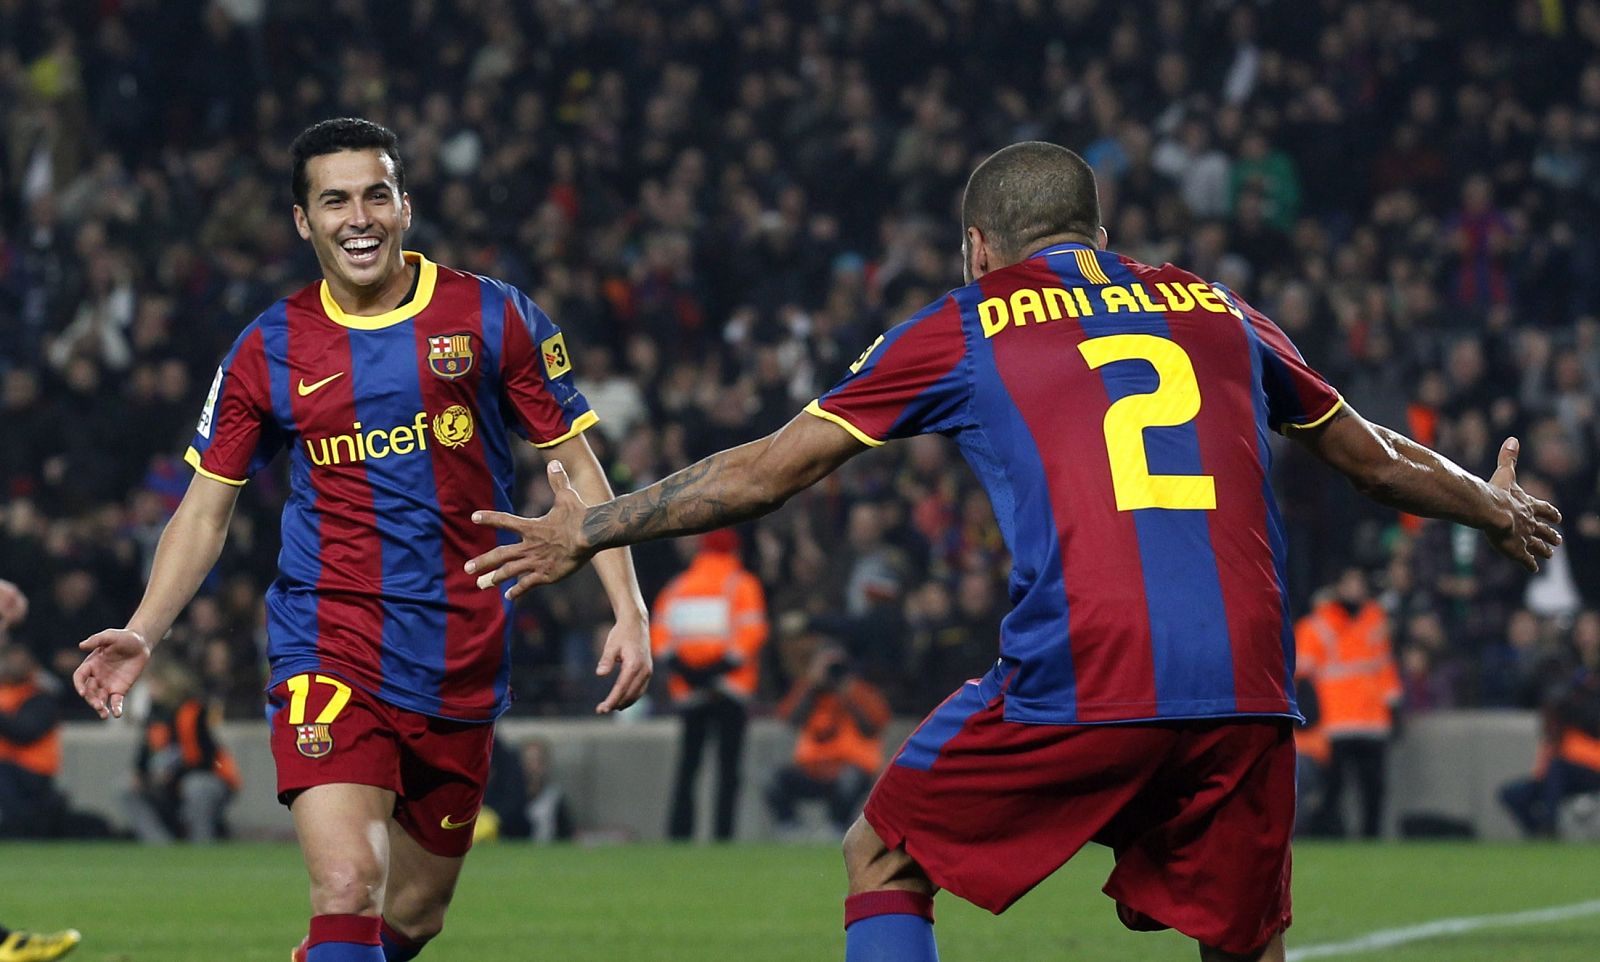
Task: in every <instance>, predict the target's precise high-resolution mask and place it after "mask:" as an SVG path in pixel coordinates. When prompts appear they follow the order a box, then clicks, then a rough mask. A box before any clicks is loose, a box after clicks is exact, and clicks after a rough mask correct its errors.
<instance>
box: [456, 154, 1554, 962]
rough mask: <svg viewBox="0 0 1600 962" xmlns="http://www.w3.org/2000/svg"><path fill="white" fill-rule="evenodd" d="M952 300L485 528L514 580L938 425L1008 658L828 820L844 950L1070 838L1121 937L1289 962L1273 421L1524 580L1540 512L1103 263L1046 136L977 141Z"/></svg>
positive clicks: (1544, 551)
mask: <svg viewBox="0 0 1600 962" xmlns="http://www.w3.org/2000/svg"><path fill="white" fill-rule="evenodd" d="M962 220H963V229H964V235H963V238H962V256H963V260H964V261H965V272H966V275H967V281H968V283H967V285H966V286H964V287H961V288H959V289H957V290H954V291H952V292H950V293H949V294H948V295H946V296H944V297H942V298H940V299H939V300H938V301H936V302H935V303H933V304H931V305H929V306H928V307H927V308H926V309H924V310H923V311H921V312H919V313H918V314H916V315H915V316H913V317H912V318H911V319H910V320H908V321H906V322H905V323H903V324H900V325H899V326H897V327H895V328H893V329H892V330H890V331H889V332H888V333H886V334H885V335H884V336H883V337H881V338H879V339H878V340H877V341H876V342H874V343H873V344H872V345H871V346H870V347H868V348H867V350H866V353H864V354H863V355H862V356H861V357H860V358H859V359H858V360H857V361H856V362H855V363H854V364H853V365H851V367H850V371H849V373H848V374H847V375H846V376H845V377H844V379H843V380H841V381H840V382H839V384H838V385H837V386H835V387H834V388H833V389H832V390H830V391H828V392H827V393H825V394H824V395H823V396H822V397H821V398H820V399H818V400H817V401H815V402H813V403H812V404H811V405H810V406H809V407H807V408H806V411H807V414H806V415H804V416H801V417H797V418H795V419H794V420H793V421H791V422H790V423H789V424H788V425H786V426H785V427H783V428H782V429H780V430H779V431H777V432H776V433H774V434H773V435H771V436H769V437H766V438H763V439H761V440H759V441H754V442H751V443H749V444H745V445H742V446H740V447H736V448H732V449H730V450H727V451H723V452H721V453H718V454H714V455H712V456H711V457H709V458H706V459H705V460H703V461H700V462H699V463H697V464H694V465H692V466H690V467H688V468H685V469H684V470H682V471H680V472H678V473H676V474H674V475H672V476H670V477H668V478H665V479H663V480H662V481H660V482H658V483H657V484H654V485H652V486H650V487H648V488H645V489H643V490H641V491H638V492H635V493H633V494H630V495H627V496H625V497H622V498H618V499H616V500H614V501H611V502H609V503H605V504H598V505H593V506H591V505H589V504H588V503H586V499H585V498H583V497H582V496H581V492H576V491H574V490H573V489H572V485H571V483H570V481H569V479H568V477H567V476H566V474H565V473H564V472H563V470H562V468H561V466H560V464H559V463H557V462H551V464H550V465H549V472H550V480H551V484H552V486H553V487H554V488H555V490H556V493H557V499H556V504H555V507H554V508H552V509H551V511H550V513H549V514H548V515H546V516H545V517H544V518H542V519H538V520H534V519H527V518H517V517H513V516H507V515H505V514H503V513H499V512H494V511H483V512H479V513H477V515H475V520H477V521H479V523H482V524H487V525H492V526H495V527H497V528H501V529H505V530H510V531H513V532H516V534H517V535H518V540H517V542H516V543H515V544H512V545H505V546H500V547H497V548H495V549H494V550H492V551H489V552H487V553H485V554H484V555H482V556H480V557H478V558H475V559H473V560H472V561H471V562H469V563H468V565H467V571H468V572H469V573H473V574H476V575H477V576H478V583H479V585H480V587H485V588H488V587H491V586H494V587H497V588H498V587H499V586H502V585H504V584H505V583H506V582H508V581H512V582H514V584H513V586H512V587H511V588H510V589H509V592H508V593H509V594H511V595H518V594H521V593H522V592H524V591H527V590H528V589H530V588H532V587H533V586H535V585H537V584H544V583H548V582H551V581H554V580H558V579H559V578H561V577H564V576H565V575H566V574H568V573H569V572H571V571H572V570H573V569H574V568H575V567H576V566H577V565H579V564H581V563H582V562H583V560H584V559H585V558H587V557H588V556H589V555H590V554H591V553H592V552H594V551H597V550H601V549H607V548H611V547H614V546H617V545H623V544H630V543H633V542H637V541H642V540H645V539H649V538H659V537H670V536H673V535H681V534H688V533H691V532H695V531H704V530H707V529H710V528H717V527H721V526H724V525H728V524H733V523H736V522H739V521H744V520H747V519H749V518H752V517H755V516H758V515H761V514H764V513H766V512H769V511H772V510H774V509H775V508H777V507H778V506H779V505H781V504H783V503H784V501H785V500H787V499H788V498H789V497H790V496H792V495H793V494H795V493H796V492H798V491H800V490H801V489H802V488H805V487H806V486H808V485H810V484H812V483H814V482H815V481H817V480H818V479H819V478H822V477H823V476H824V475H826V474H828V473H829V472H830V471H832V470H834V469H835V468H837V467H838V466H839V465H841V464H843V463H844V462H845V461H847V460H849V459H850V458H851V457H853V456H855V455H856V454H858V453H860V452H862V451H865V450H867V449H868V448H874V447H878V446H879V445H882V444H883V443H884V442H886V441H888V440H890V439H893V438H901V437H906V436H909V435H914V434H920V433H926V432H938V433H942V434H946V435H949V436H950V437H952V438H954V439H955V441H956V443H957V444H958V445H959V446H960V448H961V450H962V453H963V454H964V455H965V456H966V459H967V461H968V463H969V464H971V466H972V468H973V470H974V471H976V472H977V474H978V476H979V478H980V479H981V480H982V481H983V483H984V485H985V487H986V488H987V489H988V492H989V496H990V500H991V502H992V503H993V505H994V508H995V510H996V515H997V517H998V519H999V522H1000V528H1001V531H1002V532H1003V533H1004V535H1005V538H1006V542H1007V544H1008V546H1009V547H1010V549H1011V553H1012V558H1013V569H1012V575H1011V598H1012V601H1013V604H1014V608H1013V610H1012V612H1011V614H1010V615H1009V616H1008V617H1007V618H1006V620H1005V622H1004V624H1003V626H1002V628H1001V635H1000V658H999V660H998V661H997V662H996V663H995V665H994V667H993V669H992V670H991V671H989V672H988V673H987V674H986V675H985V676H984V677H982V678H980V679H976V680H974V681H970V682H968V683H967V684H966V685H964V686H963V687H962V688H961V689H959V690H958V691H957V692H956V693H955V694H953V695H952V696H951V697H950V698H948V699H947V700H946V701H945V702H944V704H942V705H941V706H939V707H938V708H937V709H935V710H934V712H933V713H932V714H931V715H929V716H928V718H927V719H926V720H925V721H924V722H923V723H922V725H921V726H920V727H919V728H918V729H917V730H916V731H915V732H914V733H913V734H912V735H911V737H910V738H909V739H908V740H907V741H906V743H905V745H904V747H902V748H901V750H900V752H899V754H898V755H896V756H895V758H894V760H893V762H892V763H891V764H890V766H889V768H888V769H887V770H886V771H885V772H884V774H883V775H882V777H881V778H880V780H879V782H878V784H877V786H876V787H875V788H874V789H873V792H872V795H871V797H870V798H869V799H868V802H867V806H866V812H865V814H864V816H863V818H862V819H861V820H858V821H857V822H856V823H855V825H853V826H852V827H851V829H850V831H849V833H848V834H847V835H846V837H845V845H844V850H845V863H846V868H847V871H848V874H849V880H850V889H849V896H848V898H847V899H846V900H845V924H846V940H845V941H846V949H845V954H846V958H847V959H848V960H850V962H865V960H868V959H871V960H879V962H883V960H907V962H926V960H930V959H934V958H936V957H937V954H936V949H935V947H934V939H933V926H932V921H933V899H932V896H933V894H934V892H935V891H937V890H938V889H941V888H944V889H949V890H950V891H951V892H954V893H955V894H956V895H959V896H961V897H962V898H965V899H967V900H969V901H971V902H974V903H976V904H978V905H981V906H983V907H985V908H987V909H990V910H991V911H994V912H1001V911H1004V910H1005V908H1006V907H1007V906H1009V905H1011V903H1013V902H1014V901H1016V900H1017V899H1018V898H1020V897H1021V896H1022V895H1023V894H1024V893H1026V892H1027V891H1028V890H1029V889H1031V888H1032V887H1033V886H1034V885H1036V884H1037V883H1038V882H1039V881H1041V880H1042V879H1044V878H1045V877H1046V876H1048V875H1049V874H1050V873H1051V872H1053V871H1055V869H1056V868H1058V867H1059V866H1060V865H1061V864H1062V863H1064V862H1065V861H1066V860H1067V859H1069V858H1071V857H1072V855H1073V854H1074V853H1075V852H1077V851H1078V849H1079V848H1081V847H1082V846H1083V845H1084V844H1085V843H1086V842H1089V841H1096V842H1100V843H1102V844H1105V845H1108V846H1110V847H1111V848H1112V849H1113V851H1114V852H1115V854H1116V868H1115V870H1114V871H1113V872H1112V873H1111V877H1110V879H1109V880H1108V882H1107V883H1106V887H1105V890H1106V892H1107V894H1109V895H1110V896H1111V897H1112V898H1113V899H1115V900H1116V902H1117V912H1118V915H1119V917H1120V918H1121V919H1122V920H1123V922H1124V923H1125V924H1127V925H1128V926H1129V927H1130V928H1135V929H1155V928H1164V927H1172V928H1175V929H1177V930H1179V931H1181V932H1184V933H1186V934H1188V935H1190V936H1192V937H1193V938H1195V939H1196V940H1198V941H1199V943H1200V945H1201V956H1202V958H1204V959H1251V960H1254V959H1271V960H1281V959H1282V958H1283V938H1282V932H1283V930H1284V929H1285V928H1286V927H1287V926H1288V925H1289V921H1290V913H1289V837H1290V832H1291V829H1292V827H1293V823H1294V765H1295V757H1294V745H1293V741H1292V736H1291V731H1290V724H1291V719H1293V718H1296V717H1297V716H1298V710H1297V708H1296V706H1295V701H1294V687H1293V685H1294V683H1293V678H1294V666H1293V639H1292V635H1291V633H1290V631H1289V625H1288V621H1287V614H1288V613H1287V612H1286V611H1285V610H1284V609H1285V605H1286V602H1285V600H1284V588H1283V578H1284V576H1283V563H1284V552H1285V545H1284V541H1283V529H1282V525H1281V524H1280V523H1279V520H1278V515H1277V509H1276V507H1275V506H1274V505H1273V500H1272V495H1271V491H1270V489H1269V487H1268V484H1267V476H1268V451H1269V448H1268V444H1267V441H1268V432H1269V431H1272V430H1281V431H1286V432H1287V433H1289V434H1290V435H1291V436H1293V437H1294V438H1295V439H1296V440H1298V441H1300V442H1301V443H1303V444H1305V445H1307V446H1309V447H1310V449H1311V450H1312V451H1314V452H1315V453H1316V454H1317V455H1319V456H1320V457H1321V458H1322V459H1323V460H1325V461H1326V462H1327V463H1329V464H1330V465H1332V466H1333V467H1334V468H1335V469H1337V470H1338V471H1340V472H1342V473H1343V474H1345V475H1346V476H1347V477H1348V478H1350V480H1351V481H1353V482H1354V483H1355V485H1356V486H1357V487H1358V488H1359V489H1360V490H1361V491H1363V492H1365V493H1366V494H1368V495H1370V496H1372V497H1374V498H1376V499H1378V500H1379V501H1382V502H1384V503H1386V504H1390V505H1394V506H1396V507H1399V508H1402V509H1404V510H1406V511H1410V512H1412V513H1415V514H1425V515H1430V516H1433V517H1442V518H1448V519H1451V520H1453V521H1456V522H1458V523H1461V524H1465V525H1471V526H1473V527H1476V528H1479V529H1481V530H1483V531H1484V532H1485V533H1486V534H1487V535H1488V536H1489V540H1490V542H1491V543H1492V544H1493V545H1494V546H1495V548H1497V549H1498V550H1500V551H1501V552H1502V553H1504V554H1506V555H1508V556H1510V557H1512V558H1514V559H1517V560H1518V561H1520V562H1522V563H1523V564H1524V565H1526V566H1527V567H1528V568H1530V569H1536V568H1537V567H1538V559H1539V558H1541V557H1546V558H1547V557H1549V556H1550V553H1551V551H1552V550H1553V547H1554V545H1556V544H1559V543H1560V540H1561V539H1560V535H1559V534H1558V533H1557V531H1556V529H1555V527H1554V525H1556V524H1557V523H1559V521H1560V515H1559V513H1558V512H1557V511H1556V510H1555V508H1553V507H1552V506H1550V505H1549V504H1546V503H1544V502H1543V501H1539V500H1537V499H1535V498H1532V497H1530V496H1529V495H1527V494H1525V493H1524V492H1523V491H1522V489H1521V488H1520V487H1518V485H1517V483H1516V459H1517V442H1516V441H1515V439H1507V441H1506V442H1505V444H1504V445H1503V446H1502V448H1501V451H1500V460H1499V466H1498V469H1497V470H1496V471H1495V473H1494V476H1493V477H1492V478H1491V479H1490V480H1489V481H1488V482H1487V483H1485V482H1484V481H1481V480H1479V479H1477V478H1474V477H1472V476H1471V475H1468V474H1467V473H1466V472H1464V471H1462V470H1461V469H1460V468H1458V467H1456V466H1455V465H1454V464H1451V463H1450V462H1449V461H1447V460H1445V459H1444V458H1443V457H1441V456H1439V455H1438V454H1436V453H1434V452H1433V451H1430V450H1428V449H1427V448H1425V447H1422V446H1420V445H1418V444H1415V443H1413V442H1412V441H1409V440H1407V439H1406V438H1404V437H1401V436H1400V435H1398V434H1395V433H1394V432H1392V431H1390V430H1388V429H1387V428H1383V427H1380V426H1378V425H1375V424H1372V423H1369V422H1368V421H1366V420H1365V419H1363V418H1362V417H1361V416H1360V415H1359V414H1357V413H1356V412H1355V410H1354V409H1353V408H1351V407H1350V405H1348V404H1347V403H1345V402H1344V401H1343V400H1342V399H1341V398H1340V396H1339V395H1338V394H1337V393H1336V392H1335V391H1334V390H1333V388H1331V387H1329V386H1328V384H1327V383H1326V382H1325V381H1324V380H1323V379H1322V378H1321V377H1320V376H1318V375H1317V373H1316V372H1315V371H1313V370H1312V369H1311V368H1310V367H1309V366H1307V365H1306V363H1305V362H1304V361H1303V360H1302V359H1301V357H1300V355H1299V354H1298V353H1297V352H1296V351H1295V348H1294V346H1293V345H1292V344H1290V342H1289V340H1288V338H1286V337H1285V336H1284V334H1283V332H1282V331H1280V330H1279V329H1278V328H1277V327H1276V326H1275V325H1274V324H1273V323H1272V322H1271V321H1270V320H1268V319H1267V318H1266V317H1264V316H1262V315H1261V314H1260V313H1258V312H1256V311H1255V310H1253V309H1252V308H1250V306H1249V305H1247V304H1245V303H1244V302H1243V301H1242V300H1241V299H1240V298H1239V297H1237V296H1236V295H1234V294H1233V293H1231V292H1229V291H1228V290H1226V289H1224V288H1222V287H1219V286H1217V285H1215V284H1208V283H1206V282H1204V281H1202V280H1201V279H1200V278H1198V277H1195V276H1194V275H1193V274H1190V273H1188V272H1186V271H1183V270H1180V269H1178V268H1176V267H1173V266H1171V265H1167V266H1163V267H1159V268H1157V267H1149V266H1146V265H1144V264H1139V263H1137V262H1135V261H1133V260H1131V259H1129V258H1126V257H1122V256H1119V255H1117V254H1114V253H1111V252H1109V251H1106V250H1104V247H1105V244H1106V234H1105V231H1104V229H1103V228H1102V227H1101V226H1100V209H1099V199H1098V195H1097V192H1096V188H1095V182H1094V176H1093V174H1092V172H1091V170H1090V168H1089V167H1088V165H1086V164H1085V163H1084V162H1083V160H1082V158H1080V157H1079V156H1078V155H1076V154H1074V153H1072V152H1071V151H1068V150H1066V149H1064V148H1061V147H1057V146H1054V145H1051V144H1044V143H1024V144H1016V145H1013V146H1011V147H1007V148H1006V149H1004V150H1001V151H1000V152H998V153H996V154H995V155H993V156H992V157H990V158H989V159H988V160H986V161H985V162H984V163H983V164H981V165H980V166H979V167H978V168H977V170H976V171H974V172H973V174H972V177H971V179H970V180H969V181H968V183H967V189H966V194H965V196H964V198H963V202H962Z"/></svg>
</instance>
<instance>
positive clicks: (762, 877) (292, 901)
mask: <svg viewBox="0 0 1600 962" xmlns="http://www.w3.org/2000/svg"><path fill="white" fill-rule="evenodd" d="M1110 864H1111V860H1110V856H1109V854H1108V853H1107V852H1106V851H1105V850H1104V849H1100V848H1098V847H1091V848H1090V849H1088V850H1086V851H1085V852H1084V853H1083V854H1082V855H1080V856H1079V857H1078V858H1077V859H1074V860H1073V862H1072V863H1070V864H1069V865H1068V866H1067V867H1066V868H1065V869H1064V870H1062V871H1061V872H1058V873H1057V874H1056V875H1055V876H1053V877H1052V878H1051V879H1049V880H1048V881H1046V882H1045V883H1044V884H1043V885H1042V886H1040V887H1039V889H1037V890H1036V891H1035V892H1033V893H1032V894H1031V895H1030V896H1029V897H1027V898H1026V899H1024V900H1023V901H1022V902H1021V903H1019V904H1018V905H1017V906H1016V907H1014V908H1013V909H1012V910H1011V911H1010V912H1007V913H1006V914H1005V915H1004V916H1002V917H1000V918H994V917H992V916H990V915H989V914H988V913H987V912H984V911H982V910H981V909H976V908H973V907H972V906H970V905H967V904H965V903H963V902H960V901H959V900H957V899H955V898H952V897H951V896H949V895H941V896H940V897H939V900H938V903H937V912H938V918H939V922H938V926H937V929H936V931H937V933H938V938H939V947H940V954H941V957H942V958H944V959H946V960H947V962H985V960H992V959H1017V958H1022V959H1038V960H1047V959H1061V960H1089V959H1092V960H1104V962H1124V960H1127V962H1132V960H1141V962H1143V960H1159V959H1193V958H1195V957H1196V956H1195V952H1194V949H1193V947H1192V945H1191V943H1189V942H1188V940H1187V939H1184V938H1182V937H1181V936H1177V935H1174V934H1173V933H1170V932H1167V933H1159V934H1154V935H1150V934H1136V933H1130V932H1126V931H1124V930H1123V929H1122V927H1121V926H1120V925H1119V924H1118V923H1117V921H1116V918H1115V915H1114V913H1113V911H1112V905H1111V901H1110V900H1109V899H1107V898H1106V897H1105V896H1103V895H1101V894H1100V892H1099V887H1100V884H1101V883H1102V882H1103V881H1104V879H1105V876H1106V873H1107V871H1108V870H1109V868H1110ZM843 888H844V878H843V869H842V868H841V866H840V861H839V856H838V853H837V850H836V849H835V848H833V847H831V846H816V847H778V846H767V845H749V846H731V847H672V846H652V845H639V846H624V847H616V848H595V849H585V848H575V847H569V846H558V847H554V848H530V847H527V846H522V845H512V844H508V843H503V844H495V845H484V846H480V847H479V848H478V849H477V850H475V851H474V852H473V854H472V856H471V857H470V859H469V860H468V865H467V870H466V873H465V875H464V877H463V880H462V883H461V888H460V891H459V892H458V894H457V897H456V901H455V906H454V908H452V910H451V915H450V922H449V924H448V926H447V927H446V930H445V933H444V934H443V935H442V936H441V937H440V938H439V940H438V941H437V942H435V943H434V945H432V946H430V947H429V949H428V951H427V952H426V953H425V954H424V955H423V957H422V958H423V960H431V962H445V960H451V962H456V960H460V962H468V960H470V962H524V960H540V962H543V960H552V962H564V960H578V959H629V960H640V962H675V960H684V962H688V960H694V962H708V960H710V962H720V960H730V962H733V960H739V962H744V960H752V962H791V960H792V962H799V960H806V962H816V960H827V959H842V958H843V955H844V936H843V933H842V932H841V930H840V920H841V911H842V910H841V903H840V898H841V895H842V892H843ZM305 893H306V886H305V882H304V879H303V876H302V874H301V868H300V861H299V856H298V853H297V852H296V851H295V850H294V849H293V848H292V847H290V846H287V845H256V844H248V845H247V844H240V845H227V846H221V847H217V848H211V849H192V848H171V849H150V848H138V847H135V846H131V845H122V844H93V845H77V844H72V845H67V844H62V845H19V844H0V921H3V922H4V923H6V924H8V925H12V926H23V927H29V928H39V929H51V928H60V927H65V926H69V925H70V926H74V927H76V928H79V929H81V930H82V931H83V933H84V944H83V946H82V947H81V948H80V949H79V950H78V951H77V953H76V954H75V955H74V956H73V957H72V962H146V960H149V962H215V960H218V959H229V960H241V962H247V960H271V962H283V960H285V959H286V958H287V957H288V953H289V949H290V948H292V947H293V946H294V945H295V943H296V942H298V941H299V939H300V937H301V935H302V934H303V933H304V931H305V923H306V915H307V910H306V894H305ZM1596 898H1600V849H1597V848H1594V847H1584V846H1567V847H1561V846H1554V845H1489V844H1438V845H1432V844H1429V845H1422V844H1406V845H1399V844H1378V845H1367V844H1355V843H1352V844H1347V845H1329V844H1306V845H1300V846H1298V847H1297V848H1296V851H1295V926H1294V928H1293V929H1292V930H1290V937H1291V942H1290V945H1291V948H1294V947H1296V946H1300V947H1304V946H1310V945H1317V944H1325V943H1332V942H1341V941H1344V940H1348V939H1353V938H1357V937H1359V936H1362V935H1365V934H1366V933H1369V932H1372V931H1374V930H1378V929H1388V928H1394V927H1401V926H1408V925H1413V924H1417V923H1422V922H1427V921H1431V920H1434V919H1440V918H1452V917H1462V916H1476V915H1492V914H1501V913H1508V912H1516V911H1519V910H1524V909H1537V908H1544V907H1548V906H1558V905H1570V904H1572V903H1576V902H1583V901H1587V900H1590V899H1596ZM1341 957H1349V958H1357V959H1359V958H1362V957H1365V958H1384V959H1386V960H1394V962H1434V960H1439V962H1442V960H1450V962H1490V960H1494V962H1518V960H1527V962H1566V960H1571V962H1578V960H1585V962H1588V960H1593V959H1595V958H1600V915H1590V916H1587V917H1584V918H1577V919H1571V920H1567V921H1561V922H1553V923H1545V924H1540V925H1524V926H1514V927H1499V928H1489V929H1484V930H1481V931H1476V932H1471V933H1465V934H1460V935H1452V936H1443V937H1438V938H1432V939H1427V940H1423V941H1417V942H1412V943H1409V944H1406V945H1403V946H1400V947H1398V948H1391V949H1385V950H1383V951H1381V952H1376V953H1366V954H1364V956H1363V955H1348V956H1341Z"/></svg>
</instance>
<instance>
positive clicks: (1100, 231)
mask: <svg viewBox="0 0 1600 962" xmlns="http://www.w3.org/2000/svg"><path fill="white" fill-rule="evenodd" d="M1094 245H1095V246H1096V247H1098V248H1100V249H1101V250H1105V249H1106V248H1108V247H1110V246H1111V235H1110V234H1108V233H1106V229H1105V227H1104V226H1101V227H1096V228H1095V229H1094Z"/></svg>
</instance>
